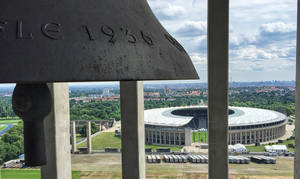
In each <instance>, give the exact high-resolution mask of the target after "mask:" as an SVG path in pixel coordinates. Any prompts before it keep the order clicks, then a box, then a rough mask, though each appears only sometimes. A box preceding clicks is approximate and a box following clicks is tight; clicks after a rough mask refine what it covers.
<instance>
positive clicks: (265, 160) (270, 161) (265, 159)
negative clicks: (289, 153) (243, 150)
mask: <svg viewBox="0 0 300 179" xmlns="http://www.w3.org/2000/svg"><path fill="white" fill-rule="evenodd" d="M250 159H251V162H255V163H264V164H275V163H276V159H275V158H272V157H267V156H251V157H250Z"/></svg>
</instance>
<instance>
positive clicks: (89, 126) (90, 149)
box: [86, 121, 92, 154]
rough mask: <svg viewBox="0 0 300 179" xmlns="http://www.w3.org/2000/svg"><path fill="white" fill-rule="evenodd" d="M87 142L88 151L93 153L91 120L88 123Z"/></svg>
mask: <svg viewBox="0 0 300 179" xmlns="http://www.w3.org/2000/svg"><path fill="white" fill-rule="evenodd" d="M86 141H87V142H86V143H87V148H88V153H89V154H90V153H92V136H91V121H88V122H87V124H86Z"/></svg>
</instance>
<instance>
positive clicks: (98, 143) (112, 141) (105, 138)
mask: <svg viewBox="0 0 300 179" xmlns="http://www.w3.org/2000/svg"><path fill="white" fill-rule="evenodd" d="M86 145H87V144H86V142H84V143H82V144H80V145H78V147H86ZM107 147H113V148H118V149H120V148H121V139H120V138H119V137H115V133H114V132H103V133H101V134H99V135H97V136H96V137H93V138H92V149H93V150H104V149H105V148H107ZM145 147H146V148H152V150H155V149H156V148H164V147H166V148H171V150H173V151H178V150H180V149H181V147H169V146H157V145H145Z"/></svg>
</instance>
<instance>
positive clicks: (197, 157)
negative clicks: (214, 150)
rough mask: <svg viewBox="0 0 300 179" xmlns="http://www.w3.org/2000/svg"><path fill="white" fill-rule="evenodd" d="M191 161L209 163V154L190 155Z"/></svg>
mask: <svg viewBox="0 0 300 179" xmlns="http://www.w3.org/2000/svg"><path fill="white" fill-rule="evenodd" d="M189 161H190V162H191V163H208V156H206V155H190V156H189Z"/></svg>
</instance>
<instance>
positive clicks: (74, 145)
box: [71, 121, 77, 153]
mask: <svg viewBox="0 0 300 179" xmlns="http://www.w3.org/2000/svg"><path fill="white" fill-rule="evenodd" d="M71 132H72V133H71V134H72V136H71V138H72V142H71V143H72V153H75V152H76V150H77V149H76V122H75V121H73V122H72V123H71Z"/></svg>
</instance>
